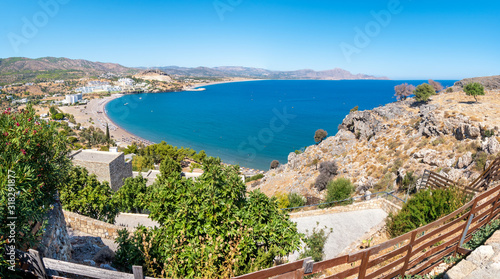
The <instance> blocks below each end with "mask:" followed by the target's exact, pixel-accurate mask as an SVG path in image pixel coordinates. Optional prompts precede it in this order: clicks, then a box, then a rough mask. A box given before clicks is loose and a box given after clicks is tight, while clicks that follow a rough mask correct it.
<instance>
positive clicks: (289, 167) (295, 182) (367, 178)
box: [257, 91, 500, 198]
mask: <svg viewBox="0 0 500 279" xmlns="http://www.w3.org/2000/svg"><path fill="white" fill-rule="evenodd" d="M499 97H500V92H496V91H494V92H488V93H487V95H486V96H484V98H485V100H486V101H482V102H481V103H478V104H471V103H470V102H468V101H467V100H468V97H467V96H466V95H465V94H464V93H463V92H455V93H450V94H440V95H435V96H433V97H432V100H431V101H430V102H429V103H427V104H424V105H420V104H417V103H415V102H414V101H413V100H411V99H409V100H406V101H400V102H395V103H391V104H388V105H385V106H382V107H378V108H375V109H373V110H367V111H356V112H351V113H350V114H349V115H347V116H346V117H345V119H344V120H343V121H342V123H341V124H340V125H339V126H338V132H337V134H336V135H335V136H332V137H328V138H326V139H325V140H324V141H322V142H321V143H319V144H317V145H311V146H309V147H307V148H306V150H305V152H304V153H302V154H295V153H290V155H289V156H288V163H287V164H283V165H281V166H280V167H279V168H277V169H275V170H270V171H268V172H267V173H266V175H265V177H264V178H263V179H262V180H261V182H260V184H259V185H258V186H257V187H258V188H260V189H261V190H262V191H263V192H264V193H266V194H268V195H274V194H275V193H277V192H298V193H301V194H302V195H305V196H314V197H319V198H321V197H323V196H324V191H323V192H318V191H317V190H316V189H315V188H314V182H315V180H316V178H317V177H318V175H319V172H318V167H319V164H320V163H321V162H327V161H335V162H336V163H337V165H338V167H339V170H338V173H339V174H338V175H337V176H341V177H346V178H349V179H350V180H351V181H352V182H353V183H354V185H355V187H356V190H357V192H358V193H360V194H362V193H366V192H367V191H371V192H374V191H380V190H383V189H388V190H391V189H394V188H395V187H397V185H399V184H398V183H401V181H402V180H403V178H404V176H405V175H406V173H407V172H413V173H414V175H416V176H417V177H418V176H421V175H422V174H423V172H424V170H426V169H429V170H432V171H436V172H438V173H441V174H442V175H443V176H446V177H448V178H450V179H452V180H454V181H457V180H462V183H467V181H470V180H472V179H474V178H475V177H477V176H478V175H479V171H478V170H477V169H478V168H476V161H475V160H476V159H475V158H476V156H475V155H476V153H477V152H479V151H484V152H485V153H486V154H487V155H488V160H491V159H492V158H493V157H495V156H498V155H499V152H500V144H499V142H498V141H499V139H500V137H499V136H500V134H499V132H498V128H497V125H498V122H500V115H499V116H497V111H498V110H499V109H500V98H499ZM486 130H488V131H489V132H488V136H491V135H492V134H493V135H492V136H491V137H489V138H486V139H484V136H485V133H484V131H486ZM497 137H499V138H497ZM311 138H312V136H311ZM372 189H373V190H372Z"/></svg>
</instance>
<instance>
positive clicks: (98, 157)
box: [70, 150, 123, 163]
mask: <svg viewBox="0 0 500 279" xmlns="http://www.w3.org/2000/svg"><path fill="white" fill-rule="evenodd" d="M122 154H123V153H122V152H117V153H113V152H107V151H95V150H79V151H77V152H75V153H73V154H71V155H70V158H71V159H72V160H77V161H84V162H96V163H111V162H113V161H114V160H115V159H116V158H118V157H120V155H122Z"/></svg>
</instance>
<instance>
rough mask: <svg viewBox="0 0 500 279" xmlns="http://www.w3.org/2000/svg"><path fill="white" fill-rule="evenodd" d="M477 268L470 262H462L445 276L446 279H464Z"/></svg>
mask: <svg viewBox="0 0 500 279" xmlns="http://www.w3.org/2000/svg"><path fill="white" fill-rule="evenodd" d="M476 268H477V266H476V265H475V264H473V263H471V262H469V261H465V260H464V261H461V262H459V263H458V264H457V265H456V266H454V267H453V268H451V269H450V270H448V272H446V273H445V274H444V276H443V278H445V279H462V278H465V277H466V276H467V275H469V274H470V273H471V272H472V271H474V270H475V269H476Z"/></svg>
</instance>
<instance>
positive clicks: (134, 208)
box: [113, 175, 147, 213]
mask: <svg viewBox="0 0 500 279" xmlns="http://www.w3.org/2000/svg"><path fill="white" fill-rule="evenodd" d="M146 182H147V180H146V179H145V178H143V177H142V175H139V176H137V177H129V178H127V179H125V182H124V184H123V186H122V187H121V188H120V189H119V190H118V191H116V193H115V194H114V196H113V198H114V200H115V202H116V204H117V206H118V207H119V209H120V211H122V212H132V213H141V212H142V211H143V210H144V208H145V195H146V192H147V187H146Z"/></svg>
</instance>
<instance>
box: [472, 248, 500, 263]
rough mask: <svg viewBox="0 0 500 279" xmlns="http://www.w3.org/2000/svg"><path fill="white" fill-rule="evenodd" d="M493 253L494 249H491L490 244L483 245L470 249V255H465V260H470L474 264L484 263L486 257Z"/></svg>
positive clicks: (488, 257)
mask: <svg viewBox="0 0 500 279" xmlns="http://www.w3.org/2000/svg"><path fill="white" fill-rule="evenodd" d="M494 255H495V251H494V250H493V247H492V246H489V245H483V246H480V247H479V248H477V249H476V250H474V251H472V253H470V255H469V256H468V257H467V261H469V262H472V263H473V264H475V265H478V266H479V265H482V264H484V263H485V262H486V261H487V260H488V259H490V258H491V257H493V256H494Z"/></svg>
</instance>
